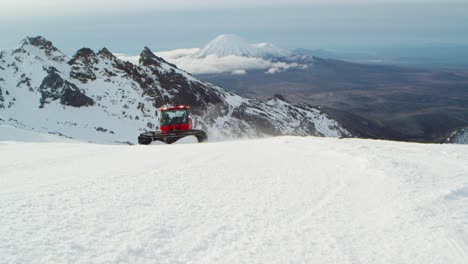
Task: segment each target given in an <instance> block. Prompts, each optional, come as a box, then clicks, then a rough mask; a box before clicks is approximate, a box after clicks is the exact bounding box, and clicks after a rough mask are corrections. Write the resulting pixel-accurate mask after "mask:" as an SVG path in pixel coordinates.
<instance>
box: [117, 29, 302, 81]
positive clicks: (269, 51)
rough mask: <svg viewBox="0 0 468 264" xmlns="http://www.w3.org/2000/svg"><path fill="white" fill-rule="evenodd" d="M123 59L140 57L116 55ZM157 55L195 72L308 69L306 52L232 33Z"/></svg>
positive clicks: (134, 60)
mask: <svg viewBox="0 0 468 264" xmlns="http://www.w3.org/2000/svg"><path fill="white" fill-rule="evenodd" d="M115 55H116V56H117V57H119V58H120V59H122V60H128V61H131V62H134V63H137V62H138V58H139V57H138V56H127V55H124V54H115ZM156 55H158V56H160V57H162V58H164V59H165V60H167V61H169V62H171V63H174V64H176V65H177V66H178V67H180V68H181V69H183V70H185V71H187V72H190V73H193V74H207V73H223V72H228V73H229V72H230V73H233V74H239V73H240V72H242V73H243V74H248V71H249V70H265V73H266V74H273V73H277V72H281V71H285V70H287V69H289V68H307V67H308V65H307V63H304V58H305V57H308V56H305V55H298V54H295V53H293V52H291V51H289V50H286V49H282V48H279V47H276V46H275V45H273V44H270V43H255V44H252V43H249V42H248V41H247V40H245V39H243V38H241V37H239V36H237V35H233V34H223V35H219V36H217V37H216V38H214V39H213V40H211V41H210V42H208V43H207V44H206V45H205V46H203V47H202V48H191V49H176V50H171V51H162V52H157V53H156Z"/></svg>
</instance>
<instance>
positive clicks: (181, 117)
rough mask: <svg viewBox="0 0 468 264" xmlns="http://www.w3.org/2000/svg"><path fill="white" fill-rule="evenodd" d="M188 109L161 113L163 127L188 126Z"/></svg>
mask: <svg viewBox="0 0 468 264" xmlns="http://www.w3.org/2000/svg"><path fill="white" fill-rule="evenodd" d="M188 122H189V114H188V109H176V110H165V111H162V112H161V126H169V125H179V124H188Z"/></svg>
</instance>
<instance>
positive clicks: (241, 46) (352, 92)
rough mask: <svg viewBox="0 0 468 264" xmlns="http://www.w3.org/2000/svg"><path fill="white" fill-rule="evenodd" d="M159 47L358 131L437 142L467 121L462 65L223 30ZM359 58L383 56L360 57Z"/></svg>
mask: <svg viewBox="0 0 468 264" xmlns="http://www.w3.org/2000/svg"><path fill="white" fill-rule="evenodd" d="M259 47H273V48H272V50H274V51H275V52H268V51H269V50H270V49H265V50H262V48H259ZM157 54H158V55H159V56H162V57H163V58H165V59H167V60H168V61H169V62H172V63H176V64H177V65H178V66H179V67H180V68H182V69H185V70H187V71H188V72H191V73H192V74H194V76H196V77H197V78H199V79H201V80H204V81H207V82H209V83H213V84H215V85H219V86H221V87H223V88H224V89H227V90H228V91H230V92H234V93H237V94H239V95H241V96H244V97H248V98H256V99H262V100H263V99H267V98H269V97H271V96H273V95H274V94H281V95H283V96H284V97H285V98H286V99H287V100H288V101H290V102H292V103H307V104H311V105H321V106H322V108H321V110H322V111H325V112H327V113H328V114H330V115H333V116H334V117H335V118H336V119H337V120H338V121H339V122H340V123H342V124H345V126H346V127H347V129H348V130H352V131H353V133H354V134H355V135H359V136H361V137H366V138H377V139H389V140H402V141H417V142H437V143H440V142H446V141H447V139H448V138H449V137H451V135H452V134H453V133H454V132H455V131H459V130H460V129H463V128H465V127H468V108H467V107H466V106H467V105H468V89H466V87H468V71H466V70H463V69H459V70H450V69H426V68H415V67H406V66H404V65H385V64H384V63H385V61H379V57H378V56H375V55H372V56H371V55H366V54H362V53H361V54H357V53H354V54H339V53H336V52H330V51H327V50H315V51H307V50H304V49H297V50H294V51H287V50H285V49H281V48H278V47H275V46H274V45H273V44H251V43H250V42H248V41H246V40H244V39H242V38H240V37H238V36H233V35H221V36H218V37H216V38H215V39H213V40H212V41H210V42H208V43H207V44H206V45H205V46H204V47H202V48H191V49H179V50H173V51H165V52H158V53H157ZM344 55H346V56H344ZM342 58H345V59H346V58H349V59H350V61H345V60H343V59H342ZM359 58H360V59H361V60H362V61H365V62H370V61H374V62H375V61H379V63H363V62H361V63H357V62H356V61H359V60H360V59H359ZM123 59H125V58H123ZM134 60H135V61H136V60H137V58H134ZM405 65H406V64H405Z"/></svg>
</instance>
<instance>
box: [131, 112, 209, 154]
mask: <svg viewBox="0 0 468 264" xmlns="http://www.w3.org/2000/svg"><path fill="white" fill-rule="evenodd" d="M159 110H160V112H161V118H160V119H159V123H160V131H154V132H146V133H142V134H140V136H139V137H138V143H139V144H142V145H148V144H151V142H153V141H161V142H165V143H167V144H171V143H174V142H176V141H177V140H179V139H181V138H183V137H187V136H195V137H196V138H197V140H198V142H203V141H206V140H207V139H208V137H207V135H206V133H205V131H203V130H200V129H193V120H192V117H191V116H190V106H186V105H180V106H176V107H163V108H160V109H159Z"/></svg>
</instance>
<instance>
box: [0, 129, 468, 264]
mask: <svg viewBox="0 0 468 264" xmlns="http://www.w3.org/2000/svg"><path fill="white" fill-rule="evenodd" d="M161 153H164V155H161ZM0 156H1V157H2V158H1V159H0V171H1V177H0V215H1V217H0V256H1V258H0V263H337V264H348V263H373V264H378V263H382V264H388V263H402V264H403V263H405V264H406V263H412V264H419V263H421V264H432V263H434V264H436V263H437V264H440V263H450V264H465V263H467V262H468V231H467V230H468V221H467V219H468V210H467V208H468V178H467V175H468V163H467V162H466V161H467V160H468V147H467V146H462V145H440V144H439V145H424V144H409V143H395V142H384V141H371V140H358V139H341V140H338V139H326V138H310V137H307V138H298V137H278V138H271V139H262V140H248V141H235V142H222V143H207V144H191V145H183V146H182V145H178V146H110V145H95V144H64V143H14V142H9V143H4V142H3V143H2V142H0Z"/></svg>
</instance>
